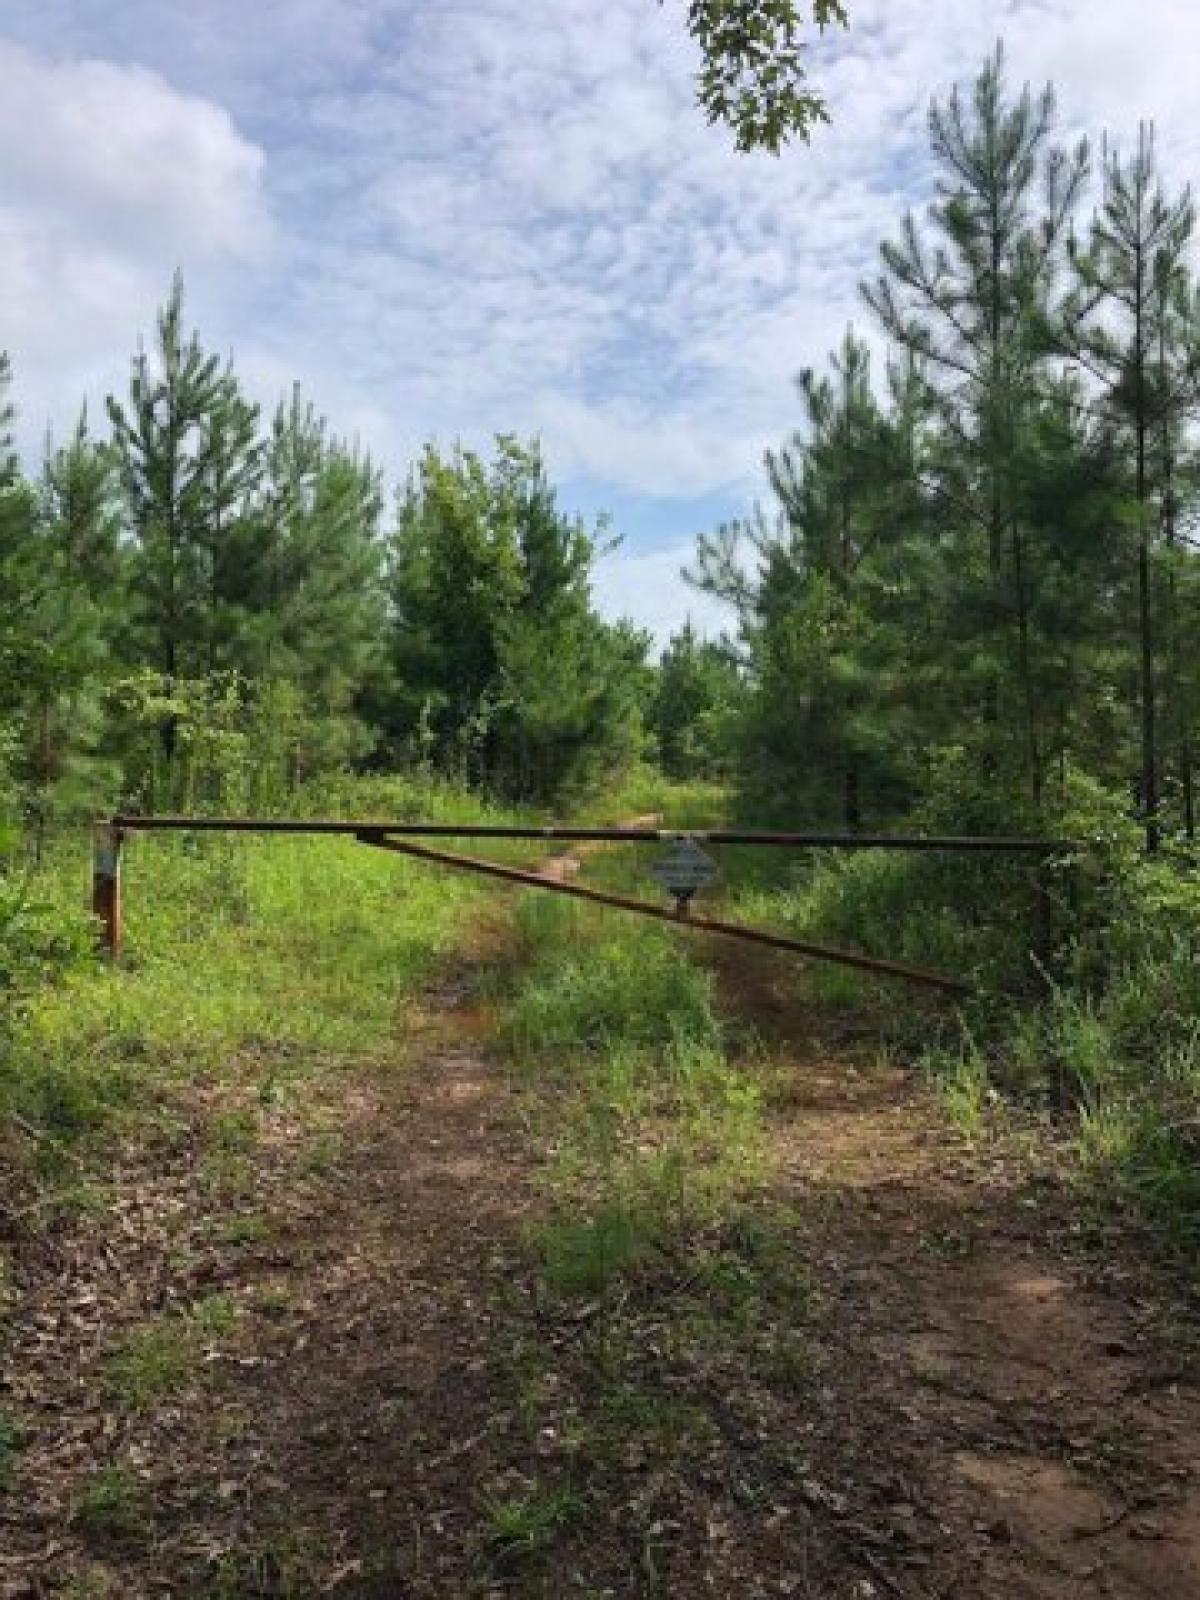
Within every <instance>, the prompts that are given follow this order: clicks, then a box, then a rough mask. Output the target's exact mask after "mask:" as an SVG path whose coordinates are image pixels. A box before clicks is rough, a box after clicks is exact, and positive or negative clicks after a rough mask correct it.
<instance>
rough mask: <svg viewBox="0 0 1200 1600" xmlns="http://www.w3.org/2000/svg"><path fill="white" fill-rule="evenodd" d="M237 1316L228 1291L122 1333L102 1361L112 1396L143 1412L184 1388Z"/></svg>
mask: <svg viewBox="0 0 1200 1600" xmlns="http://www.w3.org/2000/svg"><path fill="white" fill-rule="evenodd" d="M237 1317H238V1309H237V1304H236V1302H235V1301H234V1300H233V1299H232V1298H231V1297H230V1296H229V1295H226V1294H212V1295H207V1296H205V1297H204V1298H202V1299H200V1300H197V1301H195V1302H194V1303H193V1304H192V1305H191V1307H190V1308H189V1309H188V1311H187V1312H186V1313H179V1312H173V1313H170V1314H169V1315H167V1316H164V1317H161V1318H159V1319H158V1320H157V1321H155V1322H149V1323H146V1324H144V1325H143V1326H142V1327H139V1328H135V1329H133V1330H132V1331H131V1332H130V1333H127V1334H126V1335H125V1336H124V1337H123V1338H122V1339H121V1340H120V1341H119V1343H118V1344H117V1346H116V1348H115V1349H114V1350H113V1351H112V1353H111V1354H110V1356H109V1358H108V1361H107V1362H106V1364H105V1376H106V1379H107V1384H108V1388H109V1391H110V1393H111V1394H112V1396H113V1398H114V1400H116V1402H117V1403H118V1405H120V1406H122V1407H124V1408H125V1409H126V1410H127V1411H133V1412H141V1411H148V1410H150V1409H151V1408H152V1407H153V1406H155V1405H157V1404H158V1402H159V1401H160V1400H164V1399H166V1398H167V1397H168V1396H169V1395H172V1394H175V1393H177V1392H178V1391H180V1390H182V1389H185V1388H187V1387H189V1386H190V1385H191V1384H192V1383H193V1382H195V1381H196V1379H197V1377H198V1376H199V1373H200V1371H201V1370H202V1367H203V1362H204V1355H205V1351H206V1349H207V1348H208V1347H209V1346H211V1344H212V1343H213V1342H214V1340H216V1339H218V1338H219V1337H220V1336H221V1335H223V1334H226V1333H228V1332H229V1331H230V1330H231V1329H232V1328H233V1326H234V1324H235V1323H236V1321H237Z"/></svg>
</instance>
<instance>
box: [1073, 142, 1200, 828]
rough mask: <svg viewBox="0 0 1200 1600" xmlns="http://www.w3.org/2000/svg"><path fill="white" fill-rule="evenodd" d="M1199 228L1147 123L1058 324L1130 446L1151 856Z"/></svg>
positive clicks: (1143, 771)
mask: <svg viewBox="0 0 1200 1600" xmlns="http://www.w3.org/2000/svg"><path fill="white" fill-rule="evenodd" d="M1194 228H1195V212H1194V208H1193V205H1192V200H1191V195H1190V194H1189V193H1188V192H1186V191H1185V192H1184V193H1183V194H1182V195H1180V196H1178V197H1177V198H1175V199H1169V198H1168V197H1167V195H1166V194H1165V192H1164V190H1163V188H1162V185H1161V183H1160V182H1159V179H1158V175H1157V171H1156V163H1155V156H1154V138H1153V134H1152V132H1151V131H1150V130H1149V129H1147V128H1146V127H1145V126H1144V125H1143V127H1142V128H1141V130H1140V133H1139V136H1138V146H1137V150H1136V152H1135V153H1134V155H1133V156H1132V157H1131V158H1129V159H1128V160H1127V161H1126V160H1122V159H1121V157H1120V155H1119V153H1118V152H1116V151H1112V152H1110V153H1109V154H1108V156H1107V159H1106V161H1105V164H1104V196H1103V201H1102V205H1101V208H1100V211H1099V213H1098V214H1097V215H1096V217H1095V219H1094V220H1093V223H1092V226H1091V231H1090V237H1089V240H1088V244H1087V247H1086V249H1076V250H1074V251H1073V252H1072V259H1073V263H1074V266H1075V271H1076V276H1077V283H1076V285H1075V286H1074V288H1073V289H1072V291H1071V292H1070V293H1069V294H1068V295H1067V296H1066V298H1065V299H1064V301H1063V303H1062V305H1061V306H1060V308H1059V313H1058V321H1057V324H1056V326H1057V328H1058V330H1059V339H1060V346H1061V348H1063V349H1064V350H1065V351H1066V352H1067V353H1069V354H1070V355H1071V356H1072V357H1073V358H1074V359H1075V360H1076V361H1077V362H1078V363H1079V365H1080V366H1081V367H1082V369H1083V371H1084V373H1085V375H1086V377H1087V378H1088V379H1090V380H1091V385H1092V388H1093V390H1094V392H1095V393H1096V396H1097V399H1098V402H1099V405H1100V406H1101V408H1102V415H1103V417H1104V419H1105V422H1106V424H1107V425H1108V426H1109V427H1111V428H1114V429H1116V430H1117V431H1118V432H1119V433H1121V434H1122V435H1123V436H1125V437H1126V438H1128V440H1129V442H1130V445H1131V452H1132V464H1131V472H1130V473H1129V474H1127V481H1128V482H1129V483H1130V490H1131V495H1132V502H1133V520H1134V524H1135V536H1134V537H1135V552H1136V553H1135V558H1134V559H1135V564H1136V602H1135V609H1136V637H1137V657H1138V662H1137V686H1138V687H1137V697H1138V705H1139V719H1140V745H1141V758H1140V764H1139V778H1138V799H1139V805H1140V810H1141V813H1142V816H1143V818H1144V821H1145V827H1146V840H1147V845H1148V847H1149V848H1150V849H1151V850H1153V849H1155V848H1156V847H1157V845H1158V842H1159V837H1160V832H1161V817H1160V804H1161V778H1162V771H1161V768H1162V751H1161V748H1160V742H1161V740H1160V728H1159V699H1160V687H1159V677H1160V672H1161V661H1160V654H1161V643H1162V641H1161V638H1160V634H1161V630H1162V626H1163V616H1162V612H1163V602H1162V596H1161V593H1160V589H1161V583H1160V581H1159V573H1158V570H1157V560H1156V556H1157V551H1158V548H1159V546H1160V544H1162V543H1164V542H1172V541H1173V539H1174V529H1175V526H1176V509H1175V505H1174V499H1173V497H1174V492H1175V483H1174V466H1173V463H1174V457H1175V454H1176V453H1177V450H1178V438H1179V432H1180V429H1181V427H1182V425H1183V422H1184V420H1185V418H1186V417H1187V415H1188V414H1189V413H1190V411H1191V410H1192V408H1193V407H1194V405H1195V401H1196V393H1197V388H1196V376H1197V373H1196V365H1195V360H1196V357H1195V352H1196V340H1195V332H1194V326H1195V325H1194V321H1193V318H1194V315H1195V308H1194V301H1193V300H1192V297H1191V295H1190V292H1189V286H1188V280H1187V275H1186V252H1187V249H1188V246H1189V244H1190V241H1191V238H1192V234H1193V231H1194ZM1181 334H1182V335H1183V336H1182V337H1180V335H1181ZM1156 503H1157V512H1156V509H1155V507H1156ZM1189 767H1190V758H1189ZM1189 781H1190V779H1189Z"/></svg>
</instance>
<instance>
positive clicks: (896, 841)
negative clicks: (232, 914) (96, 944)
mask: <svg viewBox="0 0 1200 1600" xmlns="http://www.w3.org/2000/svg"><path fill="white" fill-rule="evenodd" d="M107 825H108V826H109V827H115V828H121V829H124V830H136V831H139V832H144V833H149V832H154V833H164V832H165V833H170V832H175V833H184V832H187V833H312V834H343V835H348V836H349V837H351V838H353V837H355V836H356V835H358V834H361V833H370V834H389V835H392V836H393V837H397V838H411V839H532V840H538V839H558V840H563V841H565V842H567V843H576V844H578V843H584V842H587V841H591V840H595V841H597V842H599V843H612V844H622V843H624V844H669V843H672V842H673V841H675V840H677V839H692V840H694V841H695V842H696V843H697V844H712V845H718V844H736V845H779V846H782V847H784V848H789V847H790V848H803V849H814V850H823V849H828V850H916V851H924V850H949V851H955V852H974V851H980V852H987V851H998V852H1002V853H1005V854H1029V855H1043V856H1048V855H1056V854H1059V853H1060V852H1062V851H1066V850H1074V849H1075V848H1076V846H1075V845H1074V844H1073V843H1072V842H1071V841H1070V840H1067V839H1030V838H1004V837H1001V836H997V835H987V834H984V835H981V836H975V837H972V836H970V835H958V834H916V833H914V834H903V833H769V832H761V831H755V830H751V829H740V828H636V827H634V828H574V827H570V828H569V827H560V826H559V825H558V824H552V825H549V826H546V827H537V826H510V825H509V824H506V823H505V824H501V823H483V822H388V821H384V820H380V821H376V820H374V819H373V818H371V819H367V820H365V821H362V822H345V821H342V820H339V819H333V818H320V819H312V820H309V819H305V818H299V817H296V818H286V817H268V818H263V819H261V820H259V819H255V818H251V817H171V816H162V817H141V816H137V815H136V814H135V815H130V816H117V817H113V818H111V819H110V820H109V822H108V824H107Z"/></svg>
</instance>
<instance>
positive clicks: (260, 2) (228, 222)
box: [0, 0, 1200, 636]
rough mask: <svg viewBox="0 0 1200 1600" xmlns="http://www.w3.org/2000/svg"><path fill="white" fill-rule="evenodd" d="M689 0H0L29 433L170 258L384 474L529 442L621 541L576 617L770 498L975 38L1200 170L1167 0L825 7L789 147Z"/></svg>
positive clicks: (129, 339)
mask: <svg viewBox="0 0 1200 1600" xmlns="http://www.w3.org/2000/svg"><path fill="white" fill-rule="evenodd" d="M683 10H684V0H667V4H666V5H664V6H659V5H658V4H657V3H656V0H435V3H430V0H425V3H420V4H418V3H416V0H250V3H247V0H236V3H235V0H28V3H22V0H5V3H4V5H3V6H2V7H0V348H5V347H7V348H8V349H9V350H10V352H11V354H12V356H13V360H14V364H15V366H16V369H17V380H18V383H17V396H16V397H17V400H18V402H19V404H20V406H21V408H22V428H23V441H24V443H25V446H26V448H27V449H29V450H33V449H34V448H35V447H36V443H37V441H39V440H40V439H41V437H42V436H43V434H44V432H45V429H46V427H47V425H48V424H50V425H52V426H54V427H55V428H56V429H59V430H61V429H63V428H64V427H65V426H66V425H67V424H68V423H69V422H70V420H71V418H72V416H73V414H74V412H75V411H76V409H77V407H78V404H79V401H80V399H81V398H82V397H83V396H84V395H88V396H89V397H90V399H91V402H92V404H93V407H94V408H95V409H96V410H97V411H98V409H99V403H100V401H101V399H102V397H103V395H104V393H105V392H106V391H108V390H109V389H112V388H114V387H117V386H119V385H120V384H121V382H122V379H123V376H124V373H125V371H126V368H127V361H128V356H129V353H130V351H131V350H132V349H133V347H134V345H135V342H136V340H137V337H138V335H139V333H140V332H144V331H146V330H148V329H149V327H150V326H151V324H152V319H153V314H154V308H155V306H156V304H157V303H158V302H159V301H160V300H161V298H162V295H163V292H164V290H165V287H166V285H167V283H168V281H169V277H170V274H171V271H172V270H173V268H174V267H175V265H176V264H178V265H180V266H182V267H183V269H184V272H185V275H186V277H187V281H188V285H189V296H190V303H191V309H192V312H193V315H194V318H195V320H196V321H197V322H198V323H199V325H200V328H201V331H202V333H203V334H204V336H205V338H206V340H207V341H208V342H209V343H210V344H211V345H213V346H215V347H217V348H219V349H222V350H225V349H231V350H233V351H234V352H236V356H237V361H238V366H239V370H240V371H241V372H242V374H243V376H244V378H245V380H246V382H247V384H248V386H249V387H250V388H251V390H252V391H253V393H254V394H255V396H256V398H259V399H261V400H262V401H263V402H264V403H268V404H269V403H271V402H272V400H273V398H274V397H275V396H276V395H277V394H278V393H280V392H281V391H282V390H283V389H284V388H285V387H286V386H287V385H289V384H290V382H291V381H292V380H293V378H298V379H300V380H301V382H302V383H303V384H304V385H305V387H306V389H307V390H308V391H309V393H310V394H311V396H312V397H313V399H314V400H315V401H316V403H317V404H318V405H319V406H320V407H321V408H322V409H323V410H325V411H326V412H328V414H329V415H330V417H331V419H332V420H333V422H334V423H335V425H336V426H337V427H338V428H339V429H340V430H342V431H344V432H347V433H357V434H359V435H360V436H361V437H362V438H363V439H364V440H365V441H366V442H367V443H368V444H369V445H370V446H371V448H372V449H373V451H374V452H375V453H376V455H377V457H378V458H379V459H380V460H381V461H382V462H383V463H384V464H385V465H386V467H387V469H388V471H389V473H390V475H391V476H393V477H398V476H402V475H403V472H404V470H405V468H406V465H407V463H408V462H409V461H410V460H411V459H412V457H413V455H414V454H415V452H416V451H417V450H418V449H419V447H420V444H421V442H422V441H423V440H425V439H427V438H435V439H439V440H442V441H451V440H453V439H455V438H461V439H463V440H464V441H466V442H468V443H471V444H476V445H481V444H484V443H486V441H487V439H488V437H489V435H490V434H491V433H493V432H496V431H508V432H516V433H521V434H535V433H536V434H538V435H540V436H541V438H542V440H543V442H544V446H545V449H546V453H547V456H548V459H549V463H550V467H551V471H552V473H553V474H554V476H555V478H556V480H557V481H558V482H559V484H560V485H561V486H562V493H563V498H564V500H565V502H566V503H567V504H569V505H572V506H577V507H579V508H580V509H583V510H586V511H589V512H590V511H593V510H595V509H597V508H600V507H607V508H608V509H609V510H610V511H611V512H612V513H613V521H614V527H615V529H616V530H617V531H618V532H620V533H621V534H622V535H623V536H624V543H623V545H622V548H621V550H620V551H619V552H618V553H617V554H616V555H614V556H612V557H610V558H609V559H608V561H607V562H606V563H605V565H604V568H603V571H602V573H601V575H600V579H599V582H598V594H599V597H600V599H601V602H602V604H603V605H604V606H605V607H606V609H608V610H609V611H611V612H614V613H617V612H621V613H625V614H629V615H632V616H633V617H634V618H635V619H636V620H638V621H639V622H642V623H644V624H645V625H646V626H648V627H651V628H653V629H654V630H655V631H656V632H657V633H658V634H659V635H660V636H661V635H663V634H664V633H665V632H666V631H667V630H668V629H669V628H670V627H671V626H673V625H675V624H676V623H678V622H680V621H682V619H683V617H684V616H685V615H687V614H689V613H690V614H691V615H692V616H693V617H695V618H696V619H697V620H698V621H699V622H701V623H702V624H703V625H705V626H709V627H715V626H717V625H718V622H719V618H718V616H717V614H716V613H715V611H714V610H713V608H712V606H711V604H710V603H709V602H707V601H705V600H704V599H703V597H697V596H696V595H694V594H692V593H691V592H689V591H688V590H687V589H686V588H685V586H684V585H683V584H682V582H681V580H680V578H679V569H680V567H681V566H682V565H683V563H684V562H685V561H686V559H687V555H688V551H689V548H690V545H691V542H692V539H693V537H694V535H695V534H696V533H698V532H700V531H702V530H703V529H705V528H709V527H711V526H713V525H714V524H715V523H716V522H719V521H721V520H724V519H725V518H727V517H729V516H732V515H736V514H737V513H738V512H740V511H741V510H743V509H745V508H746V507H747V506H749V505H750V504H751V502H752V501H753V499H754V497H755V496H756V494H758V493H759V492H760V490H761V474H760V462H761V456H762V451H763V449H764V447H765V446H767V445H769V444H772V443H774V442H777V441H778V440H779V439H780V438H781V437H782V436H783V435H784V434H785V433H786V432H787V431H788V430H789V429H790V428H791V427H792V426H793V425H794V422H795V419H796V407H795V404H794V398H793V396H794V389H793V378H794V375H795V373H796V372H797V371H798V370H799V368H801V367H802V366H805V365H813V364H818V363H820V361H821V360H822V359H823V356H824V353H825V352H826V351H827V350H828V349H829V348H830V346H831V345H832V344H834V343H835V342H836V341H837V340H838V339H839V338H840V335H841V332H842V330H843V328H844V326H845V324H846V322H847V321H848V320H849V319H850V318H852V317H855V318H859V319H860V320H865V319H864V318H862V314H861V313H860V311H859V308H858V304H857V284H858V281H859V280H860V278H861V277H862V276H863V275H864V274H865V273H869V272H870V271H871V269H872V266H873V263H874V259H875V255H876V250H877V245H878V241H879V239H880V238H881V237H883V236H884V235H886V234H888V233H890V232H892V231H893V230H894V228H895V226H896V224H897V222H898V220H899V218H900V216H901V214H902V212H903V211H904V209H905V208H906V207H907V206H915V207H918V208H919V207H920V206H921V205H922V204H923V203H924V202H925V200H926V199H927V197H928V182H929V168H928V162H927V159H926V155H925V111H926V106H927V103H928V100H929V97H930V95H931V94H933V93H935V92H944V91H945V90H946V89H947V88H948V87H949V85H950V84H952V83H953V82H954V81H955V79H961V78H963V77H964V76H967V75H970V74H972V73H973V72H974V71H975V70H976V68H977V67H978V64H979V62H980V60H981V59H982V57H983V55H984V54H985V53H986V51H987V50H988V48H989V47H990V45H991V43H992V42H993V41H994V39H995V38H996V37H997V35H999V34H1003V35H1004V36H1005V38H1006V39H1007V41H1008V46H1009V54H1010V60H1011V67H1012V75H1013V76H1014V77H1015V78H1024V77H1031V78H1033V79H1034V80H1036V81H1038V82H1041V81H1043V80H1044V79H1045V78H1046V77H1053V78H1054V79H1055V80H1056V81H1057V83H1058V84H1059V87H1060V91H1061V102H1062V121H1063V131H1064V134H1067V133H1070V132H1073V131H1076V130H1078V129H1081V128H1087V129H1088V130H1089V131H1094V132H1097V133H1098V132H1100V131H1101V130H1102V129H1104V128H1105V127H1108V128H1109V129H1111V130H1112V131H1113V132H1114V133H1115V134H1117V135H1118V136H1122V135H1124V136H1127V135H1128V134H1129V133H1130V131H1131V130H1132V128H1133V127H1134V126H1135V124H1136V121H1137V119H1138V117H1139V116H1142V117H1147V118H1150V119H1154V120H1157V122H1158V123H1159V125H1160V129H1161V134H1162V144H1163V150H1164V155H1165V158H1166V165H1167V166H1168V169H1169V170H1170V171H1171V173H1172V175H1181V176H1188V175H1190V173H1191V172H1192V171H1193V170H1196V168H1197V165H1198V163H1197V160H1196V158H1197V155H1198V154H1200V104H1198V103H1197V102H1196V100H1195V96H1194V92H1193V85H1192V82H1191V78H1192V76H1193V72H1194V65H1195V62H1196V60H1197V59H1200V6H1197V5H1196V4H1195V0H850V10H851V13H852V24H853V25H852V28H851V31H850V32H849V33H848V34H846V35H845V36H842V37H839V38H837V39H832V38H831V39H830V40H829V41H827V42H826V43H824V44H823V45H822V46H820V48H819V52H818V59H819V75H820V77H821V79H822V82H823V84H824V87H825V88H826V90H827V92H828V95H829V98H830V102H831V105H832V109H833V113H834V124H833V126H832V127H831V128H828V129H824V130H821V131H819V132H818V134H817V136H816V139H815V142H814V144H813V145H812V146H811V147H808V148H803V147H799V148H796V149H794V150H792V151H790V152H789V153H787V154H786V155H784V156H783V157H782V158H781V159H779V160H775V159H772V158H770V157H766V156H755V157H750V158H747V157H739V156H737V155H736V154H735V153H734V152H733V151H732V149H731V148H730V144H729V139H728V137H727V135H725V134H723V133H722V132H720V131H718V130H709V129H707V128H705V126H704V125H703V122H702V120H701V118H700V116H699V113H698V112H697V111H696V110H695V107H694V105H693V103H692V87H691V72H692V70H693V67H694V60H693V57H692V54H691V49H690V46H689V43H688V41H687V39H686V37H685V35H684V32H683V28H682V21H681V18H682V13H683Z"/></svg>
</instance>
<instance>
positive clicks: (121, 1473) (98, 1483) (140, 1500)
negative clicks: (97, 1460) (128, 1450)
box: [75, 1466, 152, 1545]
mask: <svg viewBox="0 0 1200 1600" xmlns="http://www.w3.org/2000/svg"><path fill="white" fill-rule="evenodd" d="M75 1522H76V1524H77V1526H78V1527H79V1528H80V1530H81V1531H82V1532H83V1534H84V1535H85V1537H86V1538H88V1539H89V1540H91V1541H92V1542H93V1543H97V1544H106V1545H107V1544H113V1545H131V1544H141V1543H144V1542H145V1541H146V1540H148V1539H149V1537H150V1534H151V1531H152V1522H151V1517H150V1511H149V1507H148V1504H147V1501H146V1496H145V1492H144V1490H143V1488H142V1486H141V1484H140V1483H139V1482H138V1480H137V1479H136V1478H135V1477H134V1476H133V1474H132V1473H131V1472H130V1471H129V1470H128V1469H127V1468H125V1467H119V1466H115V1467H102V1468H101V1469H100V1470H99V1471H98V1472H96V1473H94V1474H93V1475H92V1477H91V1478H90V1479H89V1480H88V1482H87V1483H86V1484H85V1485H84V1487H83V1489H82V1490H81V1491H80V1493H79V1496H78V1498H77V1500H76V1503H75Z"/></svg>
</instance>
